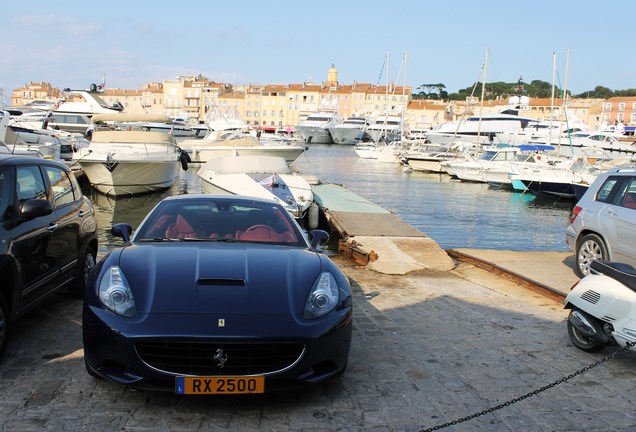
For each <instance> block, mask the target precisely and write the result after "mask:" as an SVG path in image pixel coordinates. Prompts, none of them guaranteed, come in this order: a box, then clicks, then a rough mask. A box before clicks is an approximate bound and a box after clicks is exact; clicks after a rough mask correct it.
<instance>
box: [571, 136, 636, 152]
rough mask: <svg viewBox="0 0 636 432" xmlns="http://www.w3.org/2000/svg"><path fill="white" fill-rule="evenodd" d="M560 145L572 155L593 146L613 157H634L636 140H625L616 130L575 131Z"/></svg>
mask: <svg viewBox="0 0 636 432" xmlns="http://www.w3.org/2000/svg"><path fill="white" fill-rule="evenodd" d="M632 139H633V137H632ZM561 146H562V147H563V148H564V149H565V151H566V152H568V151H570V150H571V152H572V153H573V154H574V155H579V154H580V153H581V152H580V149H582V148H588V147H594V148H601V149H603V150H605V151H606V152H608V153H609V154H610V156H613V157H629V158H634V157H636V141H631V142H627V141H625V140H624V136H623V135H622V134H619V133H616V132H576V133H573V134H572V135H570V138H569V139H568V140H565V141H564V142H563V144H562V145H561ZM584 156H585V155H584Z"/></svg>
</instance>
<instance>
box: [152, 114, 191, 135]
mask: <svg viewBox="0 0 636 432" xmlns="http://www.w3.org/2000/svg"><path fill="white" fill-rule="evenodd" d="M171 120H172V121H171V122H170V123H164V122H144V123H141V125H140V126H141V128H142V129H143V130H145V131H146V132H166V133H169V134H171V135H172V136H174V137H194V136H196V133H197V132H196V130H195V129H194V128H193V127H192V125H191V124H190V122H189V121H188V120H187V119H185V118H182V117H171Z"/></svg>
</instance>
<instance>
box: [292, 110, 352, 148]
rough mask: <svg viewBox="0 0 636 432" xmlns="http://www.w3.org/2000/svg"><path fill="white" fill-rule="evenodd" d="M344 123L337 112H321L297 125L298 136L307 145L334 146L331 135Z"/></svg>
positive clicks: (311, 115) (309, 116)
mask: <svg viewBox="0 0 636 432" xmlns="http://www.w3.org/2000/svg"><path fill="white" fill-rule="evenodd" d="M342 122H343V118H342V116H341V115H340V114H339V113H337V112H335V111H320V112H317V113H313V114H310V115H308V116H307V118H306V119H305V120H303V121H301V122H300V123H298V124H297V125H296V134H297V135H298V136H300V137H301V138H302V139H303V141H304V142H306V143H307V144H309V143H311V144H333V142H334V141H333V139H332V138H331V134H330V133H329V128H332V127H334V126H336V125H338V124H340V123H342Z"/></svg>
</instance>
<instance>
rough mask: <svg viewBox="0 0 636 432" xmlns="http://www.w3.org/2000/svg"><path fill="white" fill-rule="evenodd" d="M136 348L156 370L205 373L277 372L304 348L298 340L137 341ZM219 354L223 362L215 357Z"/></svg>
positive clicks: (290, 362)
mask: <svg viewBox="0 0 636 432" xmlns="http://www.w3.org/2000/svg"><path fill="white" fill-rule="evenodd" d="M135 347H136V349H137V353H138V354H139V357H140V358H141V360H143V361H144V362H145V363H146V364H148V365H149V366H151V367H153V368H155V369H158V370H160V371H163V372H167V373H173V374H183V375H206V376H210V375H211V376H214V375H257V374H258V375H261V374H267V373H272V372H276V371H280V370H282V369H285V368H287V367H289V366H291V365H293V364H294V363H295V362H296V361H297V360H298V359H299V358H300V356H301V355H302V353H303V351H304V345H303V344H300V343H249V342H236V343H227V342H226V343H216V342H181V341H140V342H137V343H136V344H135ZM219 355H220V356H221V357H223V358H224V359H225V360H224V361H223V362H219V361H218V360H217V358H218V357H219ZM221 363H223V365H222V366H221Z"/></svg>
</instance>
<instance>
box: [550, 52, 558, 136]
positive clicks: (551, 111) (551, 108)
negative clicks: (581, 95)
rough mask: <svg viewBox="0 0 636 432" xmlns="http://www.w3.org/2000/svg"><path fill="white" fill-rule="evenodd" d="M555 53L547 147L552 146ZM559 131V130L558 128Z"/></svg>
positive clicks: (554, 56)
mask: <svg viewBox="0 0 636 432" xmlns="http://www.w3.org/2000/svg"><path fill="white" fill-rule="evenodd" d="M555 83H556V53H555V52H553V53H552V96H551V98H550V129H549V130H548V142H547V144H548V145H552V119H553V118H554V86H555V85H556V84H555ZM559 129H560V128H559Z"/></svg>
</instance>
